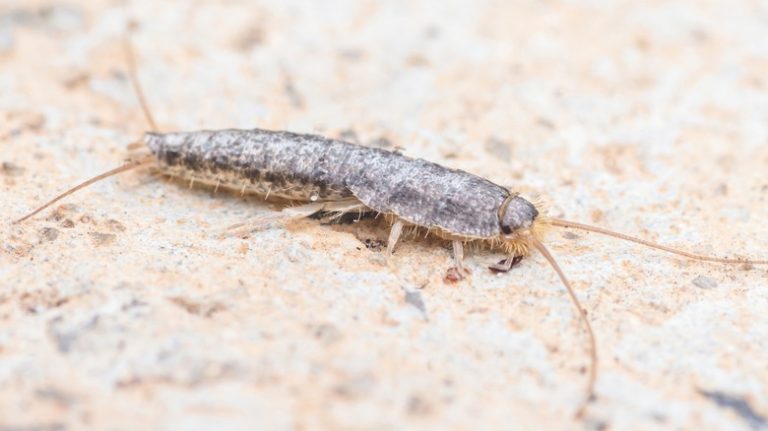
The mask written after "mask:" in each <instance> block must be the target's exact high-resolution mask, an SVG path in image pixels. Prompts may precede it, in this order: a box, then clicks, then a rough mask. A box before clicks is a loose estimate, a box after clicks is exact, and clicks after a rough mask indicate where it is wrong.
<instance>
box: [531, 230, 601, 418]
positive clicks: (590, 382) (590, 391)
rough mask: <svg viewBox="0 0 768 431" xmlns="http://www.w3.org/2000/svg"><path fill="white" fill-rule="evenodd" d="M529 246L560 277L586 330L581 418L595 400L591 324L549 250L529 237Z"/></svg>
mask: <svg viewBox="0 0 768 431" xmlns="http://www.w3.org/2000/svg"><path fill="white" fill-rule="evenodd" d="M528 240H529V241H530V242H531V244H532V245H533V246H534V247H536V249H537V250H538V251H539V253H541V254H542V256H544V258H545V259H547V261H548V262H549V264H550V265H551V266H552V268H553V269H554V270H555V272H556V273H557V275H558V276H559V277H560V281H562V282H563V285H564V286H565V289H566V290H567V291H568V295H569V296H570V297H571V301H572V302H573V305H574V307H576V310H577V311H578V312H579V319H580V320H581V321H582V323H584V327H585V329H586V330H587V336H588V338H589V360H590V363H589V377H588V379H587V391H586V394H587V396H586V397H584V401H582V403H581V406H580V407H579V409H578V410H577V411H576V417H577V418H581V417H582V416H584V412H585V411H586V409H587V405H588V404H589V403H590V402H592V400H594V399H595V381H597V361H598V360H597V341H595V333H594V331H592V324H590V323H589V319H588V318H587V310H585V309H584V307H582V306H581V302H579V298H578V297H577V296H576V292H575V291H574V290H573V286H571V283H570V282H569V281H568V278H567V277H566V276H565V273H563V270H562V269H561V268H560V265H558V264H557V261H556V260H555V258H554V257H553V256H552V253H550V252H549V250H548V249H547V248H546V247H544V244H542V243H541V241H539V240H538V239H536V237H534V236H530V237H529V239H528Z"/></svg>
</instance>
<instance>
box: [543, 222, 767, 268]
mask: <svg viewBox="0 0 768 431" xmlns="http://www.w3.org/2000/svg"><path fill="white" fill-rule="evenodd" d="M547 223H548V224H551V225H553V226H559V227H564V228H573V229H580V230H584V231H587V232H594V233H599V234H601V235H606V236H611V237H614V238H618V239H622V240H625V241H630V242H634V243H636V244H641V245H644V246H646V247H650V248H654V249H656V250H662V251H666V252H667V253H672V254H676V255H679V256H684V257H687V258H689V259H693V260H700V261H704V262H716V263H726V264H747V265H768V260H750V259H738V258H736V259H727V258H721V257H714V256H706V255H703V254H698V253H691V252H688V251H685V250H680V249H677V248H674V247H669V246H666V245H662V244H659V243H656V242H653V241H648V240H646V239H642V238H637V237H634V236H630V235H627V234H623V233H620V232H614V231H612V230H608V229H604V228H601V227H597V226H590V225H587V224H582V223H577V222H573V221H568V220H561V219H547Z"/></svg>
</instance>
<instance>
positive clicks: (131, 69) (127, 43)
mask: <svg viewBox="0 0 768 431" xmlns="http://www.w3.org/2000/svg"><path fill="white" fill-rule="evenodd" d="M124 48H125V57H126V63H127V65H128V76H129V79H130V81H131V83H132V86H133V89H134V91H135V92H136V96H137V97H138V99H139V104H140V105H141V110H142V111H143V112H144V118H145V119H146V120H147V124H149V127H150V129H151V130H152V131H153V132H157V131H158V128H157V124H156V123H155V120H154V118H153V117H152V113H151V112H150V110H149V105H148V104H147V101H146V99H145V98H144V92H143V91H142V89H141V84H140V83H139V78H138V74H137V73H136V59H135V57H134V54H133V46H132V45H131V40H130V36H129V35H126V36H125V40H124ZM153 159H154V158H153V156H151V155H144V156H142V157H139V158H137V159H135V160H130V161H128V162H126V163H125V164H123V165H122V166H119V167H117V168H114V169H111V170H109V171H107V172H104V173H101V174H99V175H96V176H95V177H93V178H91V179H88V180H86V181H84V182H82V183H80V184H78V185H76V186H74V187H72V188H70V189H68V190H66V191H64V192H63V193H61V194H60V195H58V196H56V197H55V198H53V199H51V200H50V201H48V202H46V203H45V204H43V205H42V206H40V207H38V208H37V209H35V210H34V211H32V212H30V213H29V214H27V215H25V216H24V217H21V218H19V219H17V220H15V221H14V222H13V224H18V223H21V222H23V221H24V220H27V219H28V218H30V217H32V216H34V215H35V214H37V213H39V212H40V211H42V210H44V209H46V208H48V207H49V206H51V205H53V204H54V203H56V202H58V201H60V200H61V199H64V198H65V197H67V196H69V195H71V194H72V193H75V192H76V191H78V190H80V189H83V188H86V187H88V186H90V185H91V184H93V183H96V182H99V181H101V180H103V179H105V178H109V177H111V176H113V175H117V174H119V173H122V172H125V171H129V170H131V169H134V168H138V167H140V166H145V165H148V164H150V163H151V162H152V160H153Z"/></svg>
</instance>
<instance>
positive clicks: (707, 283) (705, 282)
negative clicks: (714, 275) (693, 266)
mask: <svg viewBox="0 0 768 431" xmlns="http://www.w3.org/2000/svg"><path fill="white" fill-rule="evenodd" d="M692 283H693V285H694V286H696V287H698V288H701V289H714V288H716V287H717V282H716V281H715V280H713V279H711V278H709V277H707V276H705V275H699V276H698V277H696V278H694V279H693V281H692Z"/></svg>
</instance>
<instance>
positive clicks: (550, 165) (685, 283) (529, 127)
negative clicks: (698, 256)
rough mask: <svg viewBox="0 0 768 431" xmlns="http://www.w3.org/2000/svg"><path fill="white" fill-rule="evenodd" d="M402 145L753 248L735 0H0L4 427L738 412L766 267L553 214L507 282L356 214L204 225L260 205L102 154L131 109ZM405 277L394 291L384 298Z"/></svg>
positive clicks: (453, 425)
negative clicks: (84, 183) (592, 355)
mask: <svg viewBox="0 0 768 431" xmlns="http://www.w3.org/2000/svg"><path fill="white" fill-rule="evenodd" d="M131 19H133V20H135V22H136V30H135V35H134V37H133V41H134V45H135V46H136V50H137V53H138V59H139V65H140V67H139V73H140V75H141V78H142V82H143V84H144V87H145V90H146V93H147V97H148V99H149V102H150V104H151V106H152V109H153V112H154V114H155V116H156V118H157V119H158V122H159V123H160V126H161V128H162V129H163V130H168V131H170V130H194V129H200V128H226V127H237V128H249V127H263V128H268V129H285V130H292V131H296V132H302V133H322V134H324V135H327V136H331V137H343V138H344V139H347V140H357V141H358V142H360V143H363V144H366V145H371V146H380V147H387V148H395V147H399V148H401V150H402V151H403V152H404V153H405V154H407V155H410V156H414V157H423V158H426V159H429V160H432V161H435V162H439V163H442V164H445V165H447V166H450V167H455V168H461V169H465V170H468V171H471V172H474V173H477V174H480V175H483V176H484V177H486V178H489V179H491V180H493V181H494V182H497V183H500V184H504V185H514V186H515V187H517V188H519V189H520V190H521V191H525V192H536V193H540V194H541V195H542V197H543V198H544V199H545V201H546V202H547V203H548V208H549V210H548V211H549V213H550V214H552V215H556V216H562V217H567V218H570V219H574V220H578V221H583V222H589V223H596V224H599V225H601V226H606V227H611V228H614V229H617V230H621V231H625V232H628V233H634V234H640V235H643V236H647V237H650V238H652V239H657V240H663V241H664V242H666V243H669V244H673V245H678V246H686V247H691V248H695V249H696V250H699V251H702V252H708V253H717V254H720V255H727V254H731V253H737V254H739V255H742V256H754V257H762V258H765V257H766V254H767V253H768V252H767V250H768V247H767V246H768V229H766V224H767V222H768V174H766V172H768V43H766V40H768V4H766V3H765V2H759V1H754V2H751V1H742V2H733V1H728V0H721V1H701V2H694V1H689V2H684V1H661V0H648V1H643V2H635V1H599V0H592V1H583V2H573V1H515V2H502V1H490V0H489V1H473V2H468V1H458V0H457V1H450V0H449V1H440V2H438V1H434V2H426V1H413V0H410V1H404V0H403V1H399V0H398V1H387V2H375V1H342V0H337V1H325V2H314V1H298V0H297V1H279V2H278V1H273V2H266V1H253V2H246V1H237V0H233V1H205V2H183V1H163V2H154V1H149V0H146V1H144V0H141V1H126V2H115V1H106V0H92V1H90V0H89V1H79V2H78V1H74V0H73V1H69V2H60V1H57V0H48V1H34V0H33V1H30V0H3V1H2V2H1V3H0V204H2V220H0V241H1V242H0V430H3V431H7V430H76V429H94V430H135V429H157V430H171V429H173V430H204V429H205V430H207V429H238V430H239V429H243V430H250V429H286V430H293V429H296V430H301V429H307V430H309V429H349V430H379V429H423V428H432V429H469V428H474V429H594V430H598V429H616V430H619V429H621V430H628V429H649V428H655V429H723V430H725V429H728V430H733V429H743V430H754V429H766V428H768V366H766V364H767V363H768V317H767V314H766V310H768V272H767V270H766V268H758V267H755V268H752V269H746V268H742V267H735V268H725V267H722V266H718V265H706V264H699V263H692V262H688V261H684V260H681V259H677V258H669V257H667V256H663V255H660V254H657V253H655V252H652V251H649V250H644V249H641V248H638V247H636V246H633V245H630V244H625V243H620V242H617V241H613V240H608V239H603V238H599V237H597V236H595V235H588V234H582V233H576V232H563V231H552V232H551V233H550V234H549V236H548V240H547V243H548V244H549V246H550V247H551V249H552V251H553V253H554V254H555V255H556V256H558V258H559V260H560V262H561V264H562V265H563V267H564V269H565V271H566V272H567V274H568V275H569V276H570V278H571V279H572V281H573V283H574V285H575V287H576V289H577V290H578V294H579V296H580V298H581V299H582V301H583V303H584V305H585V307H586V308H588V309H589V311H590V319H591V321H592V324H593V326H594V328H595V332H596V336H597V340H598V348H599V354H600V358H601V366H600V375H599V380H598V383H597V394H598V400H597V401H596V402H595V403H594V404H593V405H592V406H591V408H590V409H589V411H588V413H587V416H586V418H585V419H584V420H582V421H574V420H573V418H572V413H573V411H574V410H575V408H576V407H577V406H578V403H579V401H580V399H581V396H582V390H583V386H584V382H585V374H584V372H583V371H584V367H585V365H586V364H587V356H586V351H585V349H586V343H585V341H586V340H585V336H584V334H583V333H582V332H581V331H580V330H579V328H578V325H577V322H576V320H575V319H574V314H573V310H572V305H571V304H570V303H569V301H568V298H567V296H566V295H565V293H564V291H563V288H562V287H561V285H560V284H559V283H558V280H557V278H556V276H555V274H554V272H553V271H551V270H550V269H548V268H547V266H546V262H545V261H544V260H543V259H542V258H541V257H540V256H534V257H532V258H531V259H528V260H525V261H523V263H522V264H521V265H519V266H518V267H516V268H515V269H514V270H513V271H512V272H511V273H509V274H507V275H502V276H497V275H493V274H491V273H490V272H489V271H488V270H487V269H486V266H487V265H488V264H490V263H493V262H496V261H498V260H499V259H501V257H502V256H500V255H493V254H488V253H486V252H468V266H469V268H470V269H471V270H472V276H471V277H470V278H469V279H468V280H467V281H465V282H461V283H458V284H454V285H449V284H445V283H444V282H443V275H444V273H445V269H446V268H447V267H448V266H450V265H451V259H450V253H449V250H448V249H447V248H445V247H444V246H443V245H441V244H438V243H433V242H428V241H423V240H416V241H413V240H411V241H406V242H403V243H402V244H401V247H400V248H399V249H398V252H397V253H396V255H395V261H396V263H397V265H398V268H399V277H400V279H398V277H397V276H396V275H394V274H393V273H392V272H390V271H389V269H387V267H386V266H385V265H382V263H381V261H382V259H381V252H380V241H381V240H385V239H386V235H387V232H386V229H385V228H384V227H383V226H381V225H379V224H376V223H373V222H372V221H370V220H368V221H366V220H363V221H361V222H359V223H356V224H351V225H341V226H326V225H322V224H321V223H320V222H318V221H316V220H306V221H299V222H294V223H289V224H280V223H273V224H270V225H269V226H267V227H266V228H264V229H261V230H258V231H256V232H254V233H252V234H251V235H249V236H248V237H245V238H241V237H237V236H234V237H233V236H225V237H221V236H220V235H219V233H220V232H221V230H222V229H223V228H225V227H226V226H229V225H232V224H234V223H238V222H241V221H243V220H246V219H248V218H250V217H253V216H257V215H260V214H271V213H272V212H273V211H274V209H275V206H274V205H272V204H267V203H264V202H262V201H260V200H258V199H254V198H242V197H239V196H236V195H231V194H224V193H216V194H214V193H213V192H212V190H209V189H204V188H198V187H194V188H192V189H189V188H188V187H187V185H185V184H180V183H177V182H173V181H168V180H166V179H164V178H162V177H160V176H155V175H151V174H149V173H147V172H139V171H137V172H131V173H126V174H123V175H121V176H120V177H119V178H116V179H113V180H110V181H105V182H103V183H101V184H98V185H96V186H94V187H92V188H91V189H90V190H87V191H83V192H81V193H79V194H77V195H75V196H72V197H71V198H69V199H67V200H66V201H65V202H63V205H60V206H56V207H54V208H53V209H51V210H47V211H45V212H44V213H42V214H41V215H40V216H38V217H36V218H34V219H32V220H29V221H28V222H26V223H24V224H22V225H15V226H14V225H11V224H10V221H11V220H12V219H13V218H16V217H18V216H20V215H22V214H24V213H25V212H26V211H28V210H29V209H30V208H32V207H34V206H35V205H37V204H39V203H41V202H42V201H43V200H44V199H45V198H47V197H50V196H52V195H53V194H55V193H56V192H58V191H60V190H62V189H63V188H64V187H66V186H67V185H70V184H73V183H74V182H76V181H78V180H82V179H84V178H86V177H88V176H90V175H93V174H96V173H98V172H101V171H103V170H105V169H108V168H111V167H114V166H116V165H117V164H119V163H120V161H121V160H122V159H123V158H124V157H125V156H126V154H127V152H128V151H127V149H126V148H127V147H128V146H129V144H131V143H132V142H134V141H136V140H138V139H140V137H141V134H142V132H143V131H144V130H145V128H146V126H145V123H144V121H143V118H142V116H141V113H140V110H139V109H138V104H137V102H136V98H135V96H134V94H133V92H132V91H131V88H130V85H129V83H128V81H127V80H126V74H125V61H124V58H123V55H122V45H121V38H122V36H123V34H124V29H125V28H126V26H127V25H128V22H129V21H130V20H131ZM404 284H408V285H413V286H422V288H421V289H420V290H417V291H415V292H411V293H409V294H405V293H404V291H403V288H402V286H403V285H404Z"/></svg>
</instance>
